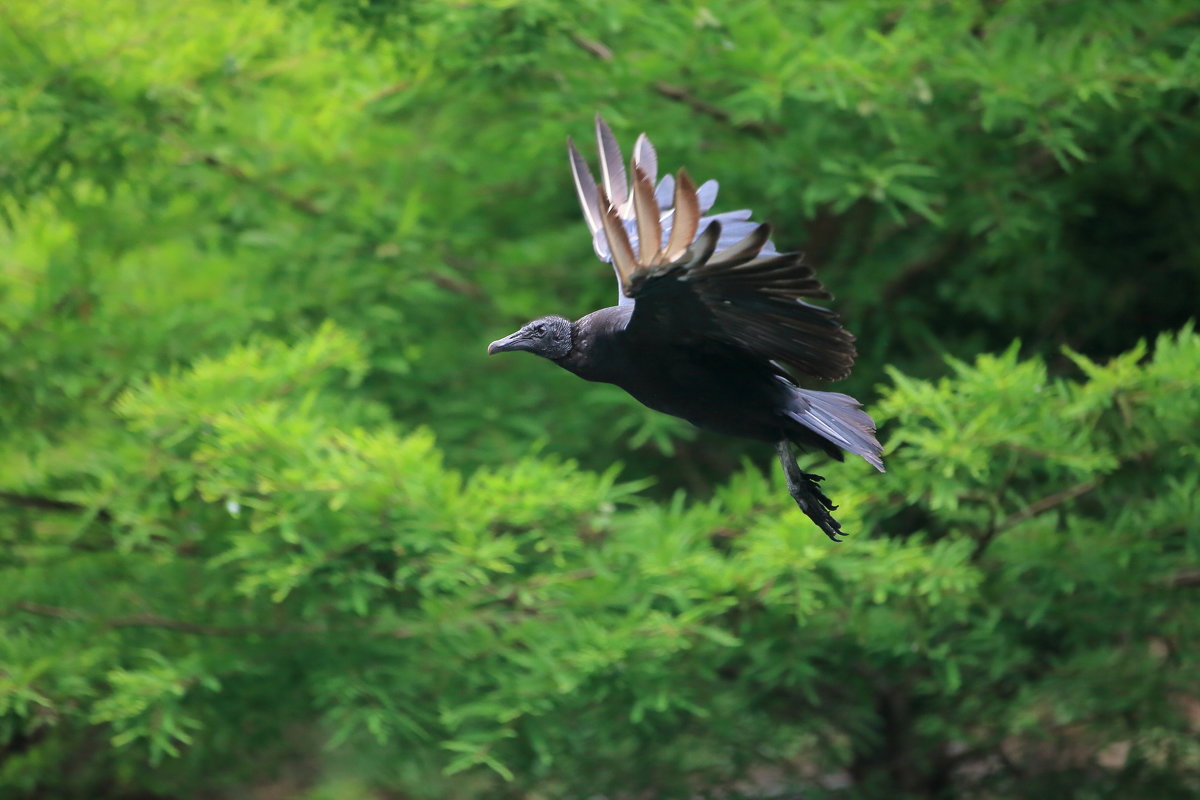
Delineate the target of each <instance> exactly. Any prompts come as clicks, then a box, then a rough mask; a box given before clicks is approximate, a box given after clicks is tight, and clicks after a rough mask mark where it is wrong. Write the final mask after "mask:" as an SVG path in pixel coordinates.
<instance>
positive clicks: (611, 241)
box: [599, 189, 637, 297]
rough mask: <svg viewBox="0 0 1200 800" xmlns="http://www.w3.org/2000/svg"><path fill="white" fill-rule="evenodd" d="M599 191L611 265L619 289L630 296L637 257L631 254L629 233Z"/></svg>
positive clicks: (605, 195)
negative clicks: (614, 271) (614, 268)
mask: <svg viewBox="0 0 1200 800" xmlns="http://www.w3.org/2000/svg"><path fill="white" fill-rule="evenodd" d="M599 193H600V220H601V223H602V224H603V226H604V236H605V237H606V238H607V239H608V249H609V251H610V252H611V253H612V257H613V266H614V267H616V270H617V279H618V280H619V281H620V283H621V291H622V292H624V293H625V294H626V295H627V296H630V297H632V295H631V294H630V281H631V279H632V278H633V273H634V272H635V271H636V270H637V259H636V258H634V256H633V247H632V246H631V245H630V244H629V234H628V233H626V231H625V226H624V225H623V224H622V223H621V218H620V217H619V216H617V209H616V208H615V207H614V206H613V204H612V201H610V200H609V199H608V194H607V193H606V192H605V191H604V190H603V189H600V190H599Z"/></svg>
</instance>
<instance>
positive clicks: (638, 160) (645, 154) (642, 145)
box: [633, 133, 658, 186]
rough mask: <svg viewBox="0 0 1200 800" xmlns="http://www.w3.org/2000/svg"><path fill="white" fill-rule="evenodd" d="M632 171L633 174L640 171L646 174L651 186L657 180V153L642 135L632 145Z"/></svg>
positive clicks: (648, 140) (644, 135)
mask: <svg viewBox="0 0 1200 800" xmlns="http://www.w3.org/2000/svg"><path fill="white" fill-rule="evenodd" d="M633 169H634V171H635V172H636V171H637V170H638V169H640V170H642V172H644V173H646V177H648V178H649V179H650V185H651V186H653V185H654V182H655V181H656V180H658V153H657V152H655V150H654V145H653V144H651V143H650V139H649V138H647V137H646V134H644V133H643V134H641V135H640V136H638V138H637V142H636V143H635V144H634V145H633Z"/></svg>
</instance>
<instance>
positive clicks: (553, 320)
mask: <svg viewBox="0 0 1200 800" xmlns="http://www.w3.org/2000/svg"><path fill="white" fill-rule="evenodd" d="M571 347H572V341H571V322H570V320H567V319H564V318H562V317H542V318H541V319H535V320H534V321H533V322H530V323H527V324H526V325H525V326H524V327H522V328H521V330H519V331H517V332H516V333H512V334H509V335H508V336H505V337H504V338H503V339H497V340H496V341H494V342H492V343H491V344H489V345H488V355H492V354H494V353H507V352H508V351H510V350H527V351H529V352H530V353H533V354H535V355H539V356H541V357H542V358H548V359H550V360H551V361H554V360H555V359H559V358H565V357H566V356H567V355H568V354H569V353H570V352H571Z"/></svg>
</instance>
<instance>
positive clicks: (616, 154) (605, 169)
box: [596, 114, 629, 212]
mask: <svg viewBox="0 0 1200 800" xmlns="http://www.w3.org/2000/svg"><path fill="white" fill-rule="evenodd" d="M596 144H597V146H598V149H599V150H600V177H601V179H602V180H603V181H604V191H605V193H607V194H608V199H609V201H610V202H611V203H613V204H614V205H616V206H618V207H620V206H623V205H625V204H626V203H627V202H628V201H629V184H628V183H627V182H626V180H625V164H624V158H622V156H621V146H620V145H619V144H617V137H615V136H613V132H612V129H611V128H609V127H608V123H606V122H605V121H604V120H603V119H601V118H600V115H599V114H597V115H596ZM619 211H620V208H618V212H619Z"/></svg>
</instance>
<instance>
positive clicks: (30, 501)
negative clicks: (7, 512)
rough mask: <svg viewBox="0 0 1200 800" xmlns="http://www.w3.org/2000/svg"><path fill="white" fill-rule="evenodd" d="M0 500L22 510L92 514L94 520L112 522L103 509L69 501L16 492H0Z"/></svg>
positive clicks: (109, 515) (110, 516)
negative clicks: (32, 509) (94, 517)
mask: <svg viewBox="0 0 1200 800" xmlns="http://www.w3.org/2000/svg"><path fill="white" fill-rule="evenodd" d="M0 500H2V501H4V502H5V503H8V504H9V505H14V506H21V507H22V508H36V509H39V510H41V511H59V512H64V513H68V514H83V513H87V512H94V513H95V515H96V519H98V520H100V521H102V522H109V521H111V520H112V515H111V514H109V513H108V511H107V510H106V509H103V508H91V507H90V506H85V505H82V504H80V503H73V502H71V501H69V500H57V499H55V498H53V497H42V496H41V495H34V494H19V493H17V492H6V491H2V490H0Z"/></svg>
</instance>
